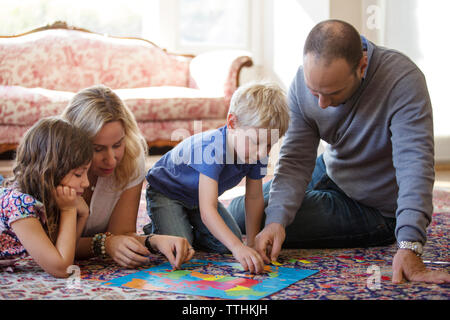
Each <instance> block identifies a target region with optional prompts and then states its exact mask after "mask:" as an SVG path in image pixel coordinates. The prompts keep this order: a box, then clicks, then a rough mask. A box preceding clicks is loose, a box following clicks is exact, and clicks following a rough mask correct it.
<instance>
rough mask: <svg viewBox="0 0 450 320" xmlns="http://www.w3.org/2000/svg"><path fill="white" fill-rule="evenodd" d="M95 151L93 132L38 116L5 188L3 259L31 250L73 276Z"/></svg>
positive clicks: (50, 267)
mask: <svg viewBox="0 0 450 320" xmlns="http://www.w3.org/2000/svg"><path fill="white" fill-rule="evenodd" d="M92 156H93V147H92V144H91V143H90V141H89V138H88V136H87V135H86V134H85V133H84V132H83V131H82V130H80V129H78V128H76V127H75V126H73V125H71V124H70V123H69V122H67V121H65V120H62V119H60V118H57V117H49V118H44V119H42V120H40V121H38V122H37V123H36V124H35V125H34V126H33V127H31V128H30V129H29V130H28V131H27V133H26V134H25V136H24V138H23V140H22V143H21V144H20V146H19V148H18V150H17V157H16V163H15V167H14V169H13V173H14V176H13V177H12V178H11V179H10V180H7V181H5V183H4V185H5V186H6V187H2V188H0V261H1V262H2V263H1V264H0V265H5V264H6V260H12V259H14V258H18V257H23V256H25V255H26V254H29V255H30V256H31V257H32V258H33V259H34V260H35V261H36V262H37V263H38V264H39V265H40V266H41V267H42V268H43V269H44V270H45V271H46V272H48V273H49V274H51V275H53V276H55V277H61V278H64V277H68V276H69V275H70V274H68V273H67V272H66V270H67V268H68V267H69V266H70V265H72V264H73V260H74V256H75V248H76V244H77V240H78V239H79V237H80V236H81V232H82V230H83V228H84V225H85V223H86V221H87V218H88V217H89V209H88V207H87V206H86V203H85V202H84V200H83V198H82V194H83V192H84V190H85V189H86V188H87V187H88V186H89V180H88V178H87V172H88V170H89V167H90V164H91V160H92Z"/></svg>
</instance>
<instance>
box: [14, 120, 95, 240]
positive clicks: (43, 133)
mask: <svg viewBox="0 0 450 320" xmlns="http://www.w3.org/2000/svg"><path fill="white" fill-rule="evenodd" d="M92 156H93V146H92V144H91V143H90V141H89V137H88V136H87V135H86V134H85V133H84V132H83V131H82V130H80V129H78V128H76V127H75V126H73V125H71V124H70V123H69V122H67V121H65V120H63V119H61V118H58V117H48V118H44V119H41V120H39V121H38V122H36V123H35V124H34V125H33V126H32V127H31V128H30V129H29V130H28V131H27V132H26V133H25V135H24V137H23V139H22V142H21V143H20V145H19V147H18V149H17V155H16V160H15V165H14V168H13V173H14V177H13V178H12V180H10V181H9V182H8V185H9V184H12V185H13V186H14V187H16V188H18V189H19V190H20V191H21V192H23V193H26V194H29V195H31V196H32V197H34V198H35V199H37V200H38V201H40V202H42V203H43V205H44V208H45V214H46V220H47V224H46V227H47V230H46V231H47V232H48V235H49V237H50V239H51V240H52V241H53V242H54V241H55V239H56V234H57V231H58V223H59V208H58V207H57V205H56V202H55V200H54V191H55V189H56V187H57V186H58V185H59V184H60V183H61V181H62V179H63V178H64V177H65V176H66V175H67V174H68V173H69V172H70V171H71V170H73V169H76V168H79V167H81V166H83V165H86V164H88V163H89V162H90V161H91V160H92Z"/></svg>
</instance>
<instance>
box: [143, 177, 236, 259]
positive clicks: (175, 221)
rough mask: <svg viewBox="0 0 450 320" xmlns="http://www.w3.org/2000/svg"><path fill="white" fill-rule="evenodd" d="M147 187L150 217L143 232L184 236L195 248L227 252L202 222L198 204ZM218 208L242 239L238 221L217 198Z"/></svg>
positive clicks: (227, 223) (226, 222) (223, 217)
mask: <svg viewBox="0 0 450 320" xmlns="http://www.w3.org/2000/svg"><path fill="white" fill-rule="evenodd" d="M146 191H147V192H146V198H147V214H148V215H149V217H150V219H151V220H152V222H151V223H149V224H147V225H146V226H144V232H145V233H146V234H149V233H156V234H166V235H172V236H179V237H184V238H186V239H187V240H188V241H189V243H190V244H191V245H192V246H193V247H194V248H195V249H198V250H202V251H206V252H216V253H222V254H224V253H230V251H229V250H228V249H227V248H226V247H225V246H224V245H223V244H222V243H221V242H220V241H219V240H217V239H216V237H214V236H213V235H212V233H211V232H210V231H209V230H208V228H207V227H206V226H205V224H204V223H203V222H202V219H201V216H200V210H199V208H198V207H197V206H188V205H186V204H184V203H183V202H181V201H178V200H173V199H170V198H168V197H166V196H165V195H163V194H161V193H159V192H156V191H155V190H153V189H152V188H150V186H147V190H146ZM217 211H218V212H219V215H220V216H221V217H222V219H223V220H224V221H225V224H226V225H227V226H228V228H230V230H231V231H232V232H233V233H234V234H235V235H236V236H237V237H238V238H239V239H240V240H241V241H242V234H241V231H240V230H239V227H238V225H237V224H236V222H235V221H234V219H233V217H232V216H231V215H230V213H229V212H228V210H227V209H226V208H225V207H224V206H223V204H221V203H220V202H218V204H217Z"/></svg>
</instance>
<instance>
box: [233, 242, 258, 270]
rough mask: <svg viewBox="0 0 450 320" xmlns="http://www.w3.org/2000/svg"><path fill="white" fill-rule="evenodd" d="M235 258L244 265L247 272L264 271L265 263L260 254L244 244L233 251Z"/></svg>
mask: <svg viewBox="0 0 450 320" xmlns="http://www.w3.org/2000/svg"><path fill="white" fill-rule="evenodd" d="M232 252H233V256H234V257H235V258H236V260H237V261H239V263H240V264H241V265H242V267H243V268H244V270H245V271H250V272H251V273H261V272H263V271H264V261H263V260H262V258H261V256H260V255H259V253H258V252H256V251H255V250H253V249H252V248H250V247H247V246H246V245H244V244H241V245H240V246H237V247H236V248H235V249H233V251H232Z"/></svg>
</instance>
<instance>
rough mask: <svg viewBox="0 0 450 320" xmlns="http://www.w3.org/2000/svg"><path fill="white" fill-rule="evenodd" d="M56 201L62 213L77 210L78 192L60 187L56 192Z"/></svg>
mask: <svg viewBox="0 0 450 320" xmlns="http://www.w3.org/2000/svg"><path fill="white" fill-rule="evenodd" d="M55 201H56V205H57V206H58V208H59V210H61V211H68V210H72V209H76V206H77V192H76V190H75V189H73V188H71V187H67V186H61V185H59V186H57V187H56V190H55Z"/></svg>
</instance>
